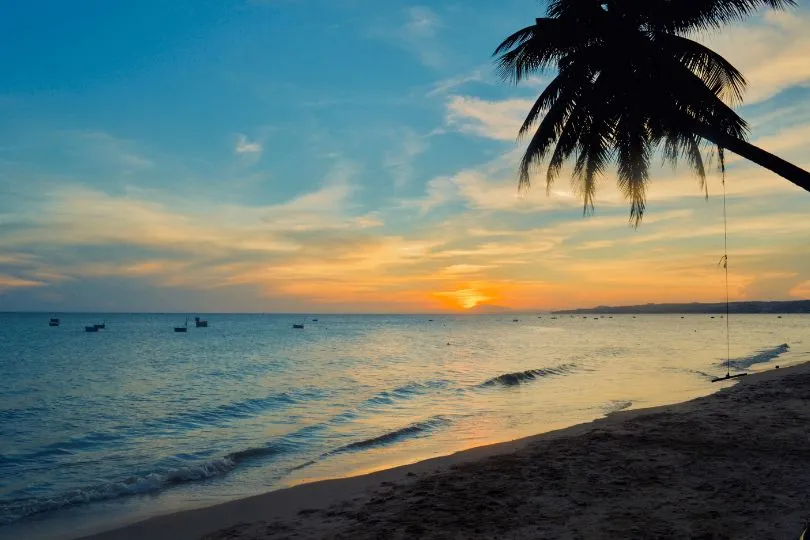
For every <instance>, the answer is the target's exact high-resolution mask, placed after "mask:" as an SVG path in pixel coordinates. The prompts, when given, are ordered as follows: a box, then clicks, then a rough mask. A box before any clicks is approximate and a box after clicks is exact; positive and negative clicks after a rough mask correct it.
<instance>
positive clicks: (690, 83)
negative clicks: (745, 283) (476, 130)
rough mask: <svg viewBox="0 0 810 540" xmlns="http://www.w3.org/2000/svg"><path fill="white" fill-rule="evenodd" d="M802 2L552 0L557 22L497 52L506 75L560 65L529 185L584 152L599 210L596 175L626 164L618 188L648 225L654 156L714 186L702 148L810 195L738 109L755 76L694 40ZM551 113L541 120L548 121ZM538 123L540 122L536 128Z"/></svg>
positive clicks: (542, 109)
mask: <svg viewBox="0 0 810 540" xmlns="http://www.w3.org/2000/svg"><path fill="white" fill-rule="evenodd" d="M794 5H795V2H794V1H793V0H688V1H687V0H678V1H676V0H550V1H549V3H548V7H547V9H546V17H545V18H539V19H537V20H536V23H535V24H534V25H532V26H530V27H527V28H524V29H522V30H520V31H518V32H516V33H515V34H513V35H511V36H509V37H508V38H506V39H505V40H504V41H503V43H501V44H500V46H499V47H498V48H497V49H496V50H495V53H494V55H493V56H497V57H498V59H497V65H498V72H499V74H500V75H501V76H502V77H503V78H504V79H506V80H509V81H511V82H514V83H515V84H517V83H519V82H521V81H522V80H524V79H526V78H527V77H528V76H530V75H532V74H534V73H537V72H542V71H544V70H546V69H548V68H556V69H557V72H558V74H557V76H556V77H555V78H554V79H553V80H552V81H551V83H550V84H549V85H548V86H547V87H546V88H545V90H544V91H543V92H542V93H541V94H540V96H539V97H538V98H537V101H536V102H535V103H534V105H533V106H532V107H531V109H530V110H529V113H528V116H527V117H526V120H525V122H524V123H523V126H522V127H521V129H520V132H519V135H520V136H524V135H526V134H528V133H529V132H530V131H534V133H533V135H532V136H531V139H530V140H529V143H528V146H527V148H526V152H525V154H524V156H523V159H522V161H521V163H520V187H521V188H523V187H528V186H529V184H530V178H531V174H532V172H533V171H534V169H535V168H536V167H537V166H539V165H540V163H541V162H543V161H545V159H546V158H548V169H547V173H546V186H547V188H548V189H550V188H551V186H552V184H553V182H554V180H555V178H556V177H557V176H558V175H559V173H560V171H561V169H562V167H563V164H564V163H565V162H566V160H568V158H573V184H574V187H575V189H576V191H577V192H578V194H579V195H581V196H582V198H583V202H584V212H585V213H589V212H592V211H593V203H594V192H595V187H596V179H597V178H598V177H599V176H601V175H602V174H604V173H605V171H606V169H607V167H608V166H609V165H610V164H611V163H612V162H616V165H617V175H618V185H619V188H620V190H621V191H622V192H623V193H624V195H625V196H626V197H627V198H628V199H629V201H630V205H631V206H630V219H631V221H633V222H634V223H635V224H636V225H638V223H639V222H640V221H641V219H642V217H643V215H644V208H645V202H646V188H647V183H648V181H649V167H650V160H651V159H652V157H653V156H654V154H655V152H656V151H657V150H659V149H661V150H662V151H663V155H664V157H665V158H666V159H667V160H668V161H669V162H671V163H672V164H673V165H674V164H675V163H677V161H678V160H679V159H685V160H686V161H687V162H688V164H689V166H690V167H691V168H692V169H693V170H694V171H695V172H696V174H697V176H698V178H699V180H700V183H701V186H702V187H703V188H705V185H706V184H705V178H706V166H705V164H704V158H703V155H702V151H701V150H702V145H704V144H709V145H713V147H714V148H716V150H717V155H718V158H719V163H720V167H721V168H722V169H724V168H725V159H724V153H723V152H724V149H725V150H729V151H731V152H734V153H735V154H738V155H740V156H742V157H744V158H746V159H748V160H750V161H753V162H755V163H757V164H759V165H761V166H763V167H765V168H767V169H770V170H771V171H773V172H775V173H776V174H778V175H780V176H782V177H784V178H786V179H788V180H790V181H791V182H793V183H794V184H796V185H797V186H800V187H802V188H803V189H805V190H808V191H810V173H808V172H807V171H805V170H803V169H801V168H799V167H796V166H795V165H793V164H791V163H788V162H787V161H785V160H783V159H781V158H779V157H777V156H774V155H773V154H770V153H768V152H766V151H765V150H762V149H760V148H757V147H756V146H754V145H752V144H750V143H748V142H747V141H746V137H747V134H748V128H747V125H746V122H745V120H743V119H742V118H740V116H738V115H737V113H735V112H734V110H733V108H732V107H733V106H735V105H738V104H740V103H742V98H743V92H744V90H745V86H746V81H745V79H744V78H743V76H742V74H741V73H740V72H739V71H738V70H737V69H736V68H735V67H734V66H733V65H731V64H730V63H729V62H728V61H727V60H725V59H724V58H723V57H722V56H720V55H719V54H717V53H716V52H714V51H712V50H710V49H709V48H707V47H705V46H703V45H701V44H699V43H697V42H695V41H693V40H691V39H689V38H688V37H687V36H690V35H692V34H695V33H696V32H699V31H706V30H716V29H718V28H720V27H722V26H724V25H725V24H728V23H731V22H735V21H739V20H742V19H743V18H744V17H745V16H747V15H749V14H751V13H752V12H753V11H754V10H756V9H759V8H761V7H769V8H772V9H777V10H778V9H785V8H787V7H790V6H794ZM541 116H542V120H540V122H539V124H538V119H540V118H541ZM535 126H537V127H536V129H535Z"/></svg>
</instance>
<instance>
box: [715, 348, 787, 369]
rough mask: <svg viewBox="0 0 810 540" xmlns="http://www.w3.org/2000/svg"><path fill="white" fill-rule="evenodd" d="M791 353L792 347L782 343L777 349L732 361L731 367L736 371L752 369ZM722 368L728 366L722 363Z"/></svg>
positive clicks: (763, 350)
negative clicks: (754, 366)
mask: <svg viewBox="0 0 810 540" xmlns="http://www.w3.org/2000/svg"><path fill="white" fill-rule="evenodd" d="M788 351H790V345H788V344H787V343H782V344H781V345H778V346H776V347H773V348H770V349H762V350H761V351H759V352H757V353H756V354H752V355H751V356H745V357H743V358H737V359H735V360H732V361H731V367H732V368H734V369H736V370H743V369H746V368H750V367H751V366H753V365H755V364H764V363H765V362H770V361H771V360H775V359H776V358H779V357H780V356H782V355H783V354H785V353H786V352H788ZM718 365H720V366H721V367H725V366H726V362H722V363H720V364H718Z"/></svg>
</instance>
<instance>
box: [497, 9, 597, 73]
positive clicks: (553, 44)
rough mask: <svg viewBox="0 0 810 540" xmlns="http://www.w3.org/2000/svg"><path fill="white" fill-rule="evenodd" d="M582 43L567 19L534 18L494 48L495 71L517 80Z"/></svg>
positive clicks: (545, 65) (548, 65)
mask: <svg viewBox="0 0 810 540" xmlns="http://www.w3.org/2000/svg"><path fill="white" fill-rule="evenodd" d="M582 45H583V42H582V40H580V39H577V38H576V31H575V29H574V28H573V27H572V25H571V24H569V23H568V22H567V21H561V20H558V19H537V21H536V23H535V25H534V26H529V27H527V28H524V29H523V30H520V31H518V32H516V33H515V34H512V35H511V36H509V37H508V38H506V39H505V40H504V41H503V43H501V44H500V45H499V46H498V48H496V49H495V52H494V53H493V56H497V55H500V57H498V58H497V60H496V62H495V64H496V65H495V71H496V72H497V73H498V76H500V77H501V78H502V79H503V80H505V81H510V82H512V83H515V84H517V83H519V82H520V81H522V80H523V79H524V78H526V77H527V76H528V75H530V74H532V73H537V72H540V71H543V70H545V69H547V68H549V67H551V66H552V65H553V64H554V63H555V62H557V61H559V60H560V59H561V58H563V57H564V56H565V55H566V54H569V53H571V52H573V51H574V49H576V48H577V47H581V46H582Z"/></svg>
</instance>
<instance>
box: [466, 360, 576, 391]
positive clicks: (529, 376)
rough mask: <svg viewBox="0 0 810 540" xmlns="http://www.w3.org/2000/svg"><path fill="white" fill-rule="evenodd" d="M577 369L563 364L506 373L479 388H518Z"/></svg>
mask: <svg viewBox="0 0 810 540" xmlns="http://www.w3.org/2000/svg"><path fill="white" fill-rule="evenodd" d="M576 367H577V365H576V364H562V365H560V366H557V367H553V368H543V369H529V370H526V371H520V372H517V373H504V374H502V375H498V376H497V377H492V378H491V379H488V380H486V381H484V382H482V383H481V384H479V385H478V386H479V387H482V388H486V387H490V386H516V385H519V384H523V383H526V382H530V381H533V380H535V379H540V378H543V377H550V376H553V375H565V374H567V373H571V372H572V371H574V369H576Z"/></svg>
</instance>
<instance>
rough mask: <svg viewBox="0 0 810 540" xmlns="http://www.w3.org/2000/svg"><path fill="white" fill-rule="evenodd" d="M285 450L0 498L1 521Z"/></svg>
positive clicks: (193, 477) (159, 487)
mask: <svg viewBox="0 0 810 540" xmlns="http://www.w3.org/2000/svg"><path fill="white" fill-rule="evenodd" d="M284 450H285V449H284V447H283V446H280V445H267V446H263V447H259V448H251V449H248V450H242V451H239V452H233V453H231V454H228V455H226V456H224V457H221V458H219V459H215V460H211V461H207V462H204V463H198V464H193V465H189V466H187V467H180V468H176V469H167V470H157V471H154V472H151V473H147V474H144V475H141V476H132V477H130V478H126V479H124V480H120V481H114V482H110V483H106V484H98V485H95V486H91V487H87V488H79V489H73V490H70V491H67V492H64V493H62V494H59V495H54V496H49V497H42V498H37V497H28V498H20V499H14V500H11V501H4V502H0V525H8V524H10V523H13V522H15V521H18V520H20V519H24V518H28V517H31V516H34V515H37V514H42V513H44V512H50V511H53V510H59V509H64V508H68V507H72V506H78V505H82V504H87V503H92V502H100V501H107V500H112V499H118V498H122V497H128V496H133V495H143V494H149V493H157V492H160V491H163V490H165V489H167V488H170V487H174V486H178V485H182V484H188V483H192V482H200V481H203V480H207V479H209V478H215V477H218V476H224V475H226V474H228V473H229V472H231V471H232V470H233V469H235V468H236V467H237V466H238V465H239V464H241V463H243V462H245V461H247V460H250V459H257V458H261V457H268V456H272V455H275V454H279V453H281V452H284Z"/></svg>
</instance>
